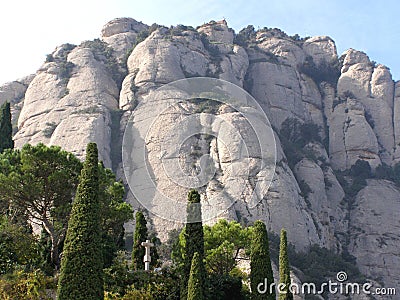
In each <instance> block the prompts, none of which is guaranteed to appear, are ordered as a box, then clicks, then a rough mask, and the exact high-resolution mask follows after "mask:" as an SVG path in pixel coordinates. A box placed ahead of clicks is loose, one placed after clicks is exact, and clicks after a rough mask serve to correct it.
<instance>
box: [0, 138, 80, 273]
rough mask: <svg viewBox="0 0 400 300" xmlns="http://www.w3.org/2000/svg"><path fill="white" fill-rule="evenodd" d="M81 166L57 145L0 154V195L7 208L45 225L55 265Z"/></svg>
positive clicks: (73, 157)
mask: <svg viewBox="0 0 400 300" xmlns="http://www.w3.org/2000/svg"><path fill="white" fill-rule="evenodd" d="M81 168H82V165H81V162H80V161H79V160H78V159H77V158H76V157H75V156H74V155H72V154H71V153H68V152H66V151H63V150H61V148H60V147H56V146H51V147H47V146H45V145H43V144H38V145H37V146H31V145H25V146H24V147H23V148H22V149H21V150H14V151H10V150H9V151H5V152H4V153H2V154H0V197H1V198H2V201H7V202H8V205H9V206H11V209H9V211H10V210H15V211H22V212H23V213H25V214H27V215H28V216H29V219H30V221H31V222H32V223H36V224H37V225H39V226H43V227H44V228H45V230H46V231H47V232H48V234H49V235H50V239H51V244H52V246H51V261H52V263H53V265H54V266H56V268H57V267H58V266H59V253H58V249H59V247H60V245H61V243H62V242H63V240H64V236H65V233H66V227H67V220H68V216H69V212H70V210H71V203H72V199H73V195H74V193H75V190H76V187H77V184H78V175H79V172H80V170H81ZM11 218H13V215H12V216H11ZM13 221H14V220H13Z"/></svg>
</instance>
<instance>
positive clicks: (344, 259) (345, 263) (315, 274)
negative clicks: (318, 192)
mask: <svg viewBox="0 0 400 300" xmlns="http://www.w3.org/2000/svg"><path fill="white" fill-rule="evenodd" d="M269 242H270V251H271V259H272V261H274V262H275V263H276V264H277V263H278V262H279V246H280V238H279V236H278V235H277V234H274V233H270V234H269ZM287 252H288V256H289V261H290V262H291V264H292V265H293V266H294V267H295V268H297V269H299V270H301V273H298V274H296V275H297V276H298V277H299V279H300V280H301V281H302V282H313V283H315V284H316V286H317V288H318V287H319V286H320V285H321V284H322V283H323V282H326V281H327V280H329V279H332V278H335V276H336V274H337V272H339V271H343V270H346V273H347V274H348V275H349V278H351V279H352V281H354V282H363V281H364V279H365V277H364V276H363V275H362V274H361V273H360V271H359V269H358V267H357V265H356V262H355V259H354V257H352V256H349V255H348V254H347V253H345V251H344V252H343V253H342V254H338V253H335V252H334V251H332V250H328V249H326V248H322V247H320V246H319V245H312V246H310V247H309V248H308V249H306V250H305V251H302V252H297V251H296V249H295V247H294V246H293V244H291V243H288V244H287Z"/></svg>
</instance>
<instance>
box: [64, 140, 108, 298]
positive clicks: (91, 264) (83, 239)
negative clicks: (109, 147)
mask: <svg viewBox="0 0 400 300" xmlns="http://www.w3.org/2000/svg"><path fill="white" fill-rule="evenodd" d="M102 254H103V251H102V243H101V203H100V199H99V168H98V151H97V145H96V144H95V143H89V144H88V146H87V149H86V160H85V163H84V166H83V169H82V172H81V176H80V180H79V185H78V189H77V192H76V196H75V200H74V203H73V206H72V211H71V216H70V220H69V222H68V231H67V235H66V238H65V244H64V252H63V259H62V261H61V272H60V278H59V282H58V291H57V294H58V298H57V299H59V300H64V299H65V300H69V299H75V300H80V299H82V300H84V299H85V300H91V299H93V300H98V299H104V288H103V258H102Z"/></svg>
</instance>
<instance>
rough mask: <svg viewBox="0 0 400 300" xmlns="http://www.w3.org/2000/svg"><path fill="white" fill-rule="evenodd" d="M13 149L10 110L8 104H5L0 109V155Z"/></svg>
mask: <svg viewBox="0 0 400 300" xmlns="http://www.w3.org/2000/svg"><path fill="white" fill-rule="evenodd" d="M13 148H14V141H13V139H12V124H11V108H10V103H9V102H6V103H4V104H3V105H2V106H1V107H0V153H2V152H3V151H4V150H5V149H13Z"/></svg>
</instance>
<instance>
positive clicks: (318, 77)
mask: <svg viewBox="0 0 400 300" xmlns="http://www.w3.org/2000/svg"><path fill="white" fill-rule="evenodd" d="M298 70H299V71H300V72H301V73H303V74H305V75H307V76H309V77H310V78H312V79H313V80H314V81H315V83H316V84H318V85H319V84H320V83H321V82H327V83H330V84H331V85H332V86H333V87H335V86H336V85H337V82H338V80H339V76H340V63H339V61H338V60H335V61H333V62H330V63H328V62H327V61H324V60H323V61H321V62H320V63H319V64H318V65H316V64H315V62H314V60H313V58H312V56H307V57H306V59H305V61H304V63H303V64H301V65H299V66H298Z"/></svg>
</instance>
